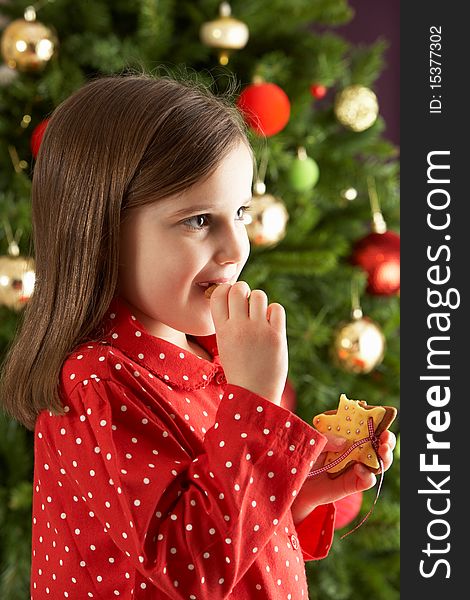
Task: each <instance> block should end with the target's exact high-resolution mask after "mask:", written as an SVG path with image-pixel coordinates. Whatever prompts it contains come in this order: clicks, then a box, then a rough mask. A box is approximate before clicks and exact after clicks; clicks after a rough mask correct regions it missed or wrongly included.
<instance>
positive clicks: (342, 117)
mask: <svg viewBox="0 0 470 600" xmlns="http://www.w3.org/2000/svg"><path fill="white" fill-rule="evenodd" d="M334 112H335V115H336V118H337V119H338V121H339V122H340V123H341V124H342V125H344V127H347V128H348V129H351V130H352V131H357V132H359V131H365V130H366V129H369V127H371V126H372V125H373V124H374V123H375V121H376V119H377V116H378V114H379V104H378V101H377V96H376V95H375V94H374V92H373V91H372V90H371V89H369V88H367V87H365V86H363V85H350V86H348V87H346V88H345V89H344V90H342V91H341V92H339V93H338V94H337V95H336V98H335V104H334Z"/></svg>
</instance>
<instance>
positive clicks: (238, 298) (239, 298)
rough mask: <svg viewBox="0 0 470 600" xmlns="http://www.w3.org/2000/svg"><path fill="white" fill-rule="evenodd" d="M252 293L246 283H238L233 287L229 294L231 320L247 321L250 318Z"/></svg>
mask: <svg viewBox="0 0 470 600" xmlns="http://www.w3.org/2000/svg"><path fill="white" fill-rule="evenodd" d="M250 292H251V290H250V286H249V285H248V284H247V283H246V281H237V282H236V283H234V284H233V285H232V287H231V289H230V291H229V293H228V314H229V319H246V318H247V317H248V297H249V296H250ZM214 293H215V292H214Z"/></svg>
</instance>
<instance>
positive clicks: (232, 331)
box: [210, 281, 288, 405]
mask: <svg viewBox="0 0 470 600" xmlns="http://www.w3.org/2000/svg"><path fill="white" fill-rule="evenodd" d="M210 308H211V312H212V319H213V321H214V325H215V331H216V336H217V346H218V349H219V355H220V362H221V363H222V367H223V368H224V372H225V377H226V378H227V382H228V383H231V384H233V385H239V386H241V387H244V388H246V389H247V390H250V391H251V392H254V393H255V394H258V395H260V396H263V398H266V399H267V400H270V401H271V402H273V403H274V404H278V405H280V404H281V396H282V392H283V390H284V386H285V383H286V379H287V369H288V352H287V335H286V313H285V310H284V308H283V307H282V306H281V305H280V304H276V303H274V304H270V305H269V306H268V297H267V296H266V294H265V292H263V291H262V290H253V291H252V292H251V295H250V287H249V285H248V284H247V283H246V282H245V281H237V282H236V283H235V284H233V285H230V284H226V283H225V284H221V285H219V286H218V287H217V288H216V289H215V290H214V292H213V294H212V296H211V299H210Z"/></svg>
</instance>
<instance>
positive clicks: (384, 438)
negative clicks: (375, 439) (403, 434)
mask: <svg viewBox="0 0 470 600" xmlns="http://www.w3.org/2000/svg"><path fill="white" fill-rule="evenodd" d="M379 440H380V443H381V444H388V446H389V447H390V450H394V448H395V446H396V444H397V438H396V436H395V434H394V433H393V431H389V430H388V429H387V430H386V431H384V432H383V433H382V434H381V435H380V438H379Z"/></svg>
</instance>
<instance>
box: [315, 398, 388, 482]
mask: <svg viewBox="0 0 470 600" xmlns="http://www.w3.org/2000/svg"><path fill="white" fill-rule="evenodd" d="M396 414H397V410H396V408H394V407H393V406H369V405H368V404H367V403H366V402H364V401H362V400H349V399H348V398H347V397H346V395H345V394H341V396H340V399H339V405H338V408H337V409H336V410H328V411H326V412H324V413H321V414H319V415H316V416H315V417H313V426H314V427H315V429H317V430H318V431H319V432H320V433H328V434H332V435H336V436H339V437H342V438H346V440H348V442H350V443H348V444H347V445H346V446H345V448H344V449H343V450H341V451H339V452H328V453H327V455H326V459H325V465H327V464H328V463H331V462H333V461H334V460H336V459H337V458H338V457H339V456H340V455H341V454H343V453H344V452H345V451H346V450H347V449H348V448H349V447H350V446H352V445H353V444H354V442H356V441H358V440H362V439H364V438H367V437H369V427H368V419H369V417H371V418H372V420H373V424H374V432H375V435H376V436H377V437H378V436H379V435H380V434H381V433H382V432H383V431H385V430H386V429H388V428H389V427H390V425H391V424H392V422H393V421H394V419H395V417H396ZM356 462H360V463H362V464H363V465H365V466H366V467H368V468H369V469H370V470H371V471H372V472H373V473H380V464H379V461H378V459H377V455H376V453H375V450H374V447H373V446H372V442H371V441H366V442H364V443H363V444H361V445H360V446H357V447H356V448H354V450H352V452H351V453H350V454H348V455H347V456H346V457H345V458H344V459H343V460H342V461H341V462H340V463H339V464H337V465H335V466H334V467H332V468H331V469H329V470H328V471H327V473H328V475H329V476H330V477H331V478H334V477H338V475H341V473H343V472H344V471H345V470H346V469H348V468H349V467H351V466H352V465H353V464H354V463H356Z"/></svg>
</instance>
